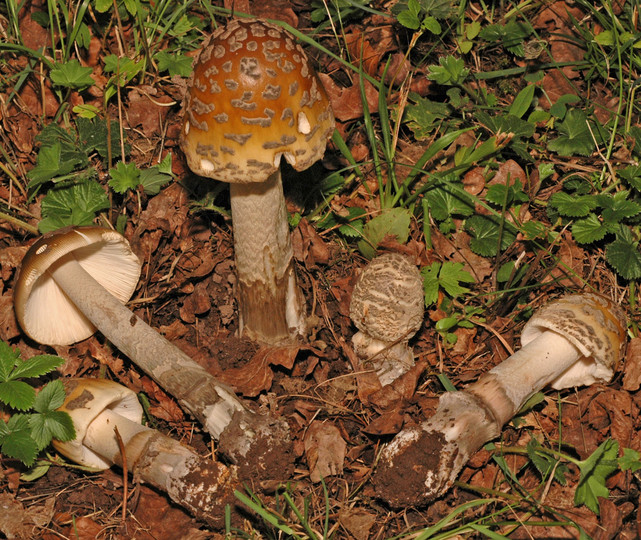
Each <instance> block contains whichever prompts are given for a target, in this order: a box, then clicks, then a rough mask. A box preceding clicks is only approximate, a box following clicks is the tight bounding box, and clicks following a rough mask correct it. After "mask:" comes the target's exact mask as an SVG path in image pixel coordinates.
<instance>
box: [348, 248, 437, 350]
mask: <svg viewBox="0 0 641 540" xmlns="http://www.w3.org/2000/svg"><path fill="white" fill-rule="evenodd" d="M424 298H425V293H424V289H423V277H422V276H421V273H420V272H419V270H418V268H417V267H416V266H415V265H414V264H412V263H411V262H410V260H409V259H408V258H407V257H405V256H404V255H400V254H398V253H387V254H385V255H380V256H379V257H376V258H374V259H372V261H371V262H370V263H369V264H368V265H367V266H366V267H365V269H364V270H363V272H362V273H361V275H360V276H359V278H358V281H357V282H356V285H355V286H354V292H353V293H352V300H351V303H350V308H349V316H350V318H351V319H352V321H353V322H354V324H355V325H356V328H358V329H359V330H360V331H361V332H363V333H365V334H367V335H369V336H371V337H373V338H375V339H380V340H381V341H385V342H388V343H392V342H395V341H397V340H399V339H405V340H407V339H409V338H411V337H412V336H413V335H414V334H415V333H416V332H417V331H418V329H419V328H420V327H421V325H422V324H423V312H424V309H425V300H424Z"/></svg>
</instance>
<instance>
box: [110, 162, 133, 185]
mask: <svg viewBox="0 0 641 540" xmlns="http://www.w3.org/2000/svg"><path fill="white" fill-rule="evenodd" d="M109 174H110V175H111V179H110V180H109V187H110V188H111V189H113V190H114V191H115V192H116V193H125V192H126V191H127V190H129V189H131V190H135V189H136V188H137V187H138V184H140V169H138V167H137V166H136V164H135V163H133V162H132V163H123V162H122V161H119V162H118V163H117V164H116V166H115V167H114V168H113V169H110V170H109Z"/></svg>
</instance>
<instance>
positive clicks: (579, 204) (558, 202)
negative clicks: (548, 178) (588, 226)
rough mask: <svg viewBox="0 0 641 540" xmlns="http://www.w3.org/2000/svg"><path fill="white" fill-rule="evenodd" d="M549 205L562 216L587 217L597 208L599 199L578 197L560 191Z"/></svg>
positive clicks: (551, 199)
mask: <svg viewBox="0 0 641 540" xmlns="http://www.w3.org/2000/svg"><path fill="white" fill-rule="evenodd" d="M549 204H550V206H553V207H554V208H556V209H557V210H558V212H559V214H561V215H562V216H566V217H585V216H587V215H588V214H589V213H590V211H591V210H594V209H595V208H596V207H597V199H596V197H595V196H594V195H578V196H577V195H570V194H569V193H565V192H564V191H559V192H557V193H555V194H554V195H552V196H551V197H550V200H549Z"/></svg>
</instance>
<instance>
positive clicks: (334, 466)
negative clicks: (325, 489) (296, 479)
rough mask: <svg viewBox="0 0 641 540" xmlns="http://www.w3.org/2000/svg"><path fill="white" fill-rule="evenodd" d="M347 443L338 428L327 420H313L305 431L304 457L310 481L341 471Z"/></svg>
mask: <svg viewBox="0 0 641 540" xmlns="http://www.w3.org/2000/svg"><path fill="white" fill-rule="evenodd" d="M346 451H347V443H346V442H345V441H344V440H343V438H342V437H341V433H340V430H339V429H338V428H337V427H336V426H334V425H333V424H330V423H328V422H319V421H317V420H315V421H314V422H312V423H311V424H310V425H309V428H307V432H306V433H305V458H306V459H307V466H308V467H309V477H310V479H311V481H312V482H320V481H321V478H327V477H328V476H336V475H338V474H342V472H343V462H344V460H345V453H346Z"/></svg>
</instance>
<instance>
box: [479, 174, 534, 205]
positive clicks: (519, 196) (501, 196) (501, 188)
mask: <svg viewBox="0 0 641 540" xmlns="http://www.w3.org/2000/svg"><path fill="white" fill-rule="evenodd" d="M485 200H486V201H487V202H489V203H492V204H494V205H496V206H499V207H500V208H511V207H512V206H514V205H515V204H520V203H523V202H526V201H529V200H530V199H529V197H528V196H527V194H526V193H525V192H524V191H523V189H522V185H521V181H520V180H518V179H517V180H516V181H515V182H514V184H512V185H506V184H492V185H491V186H490V187H489V188H487V192H486V195H485Z"/></svg>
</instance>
